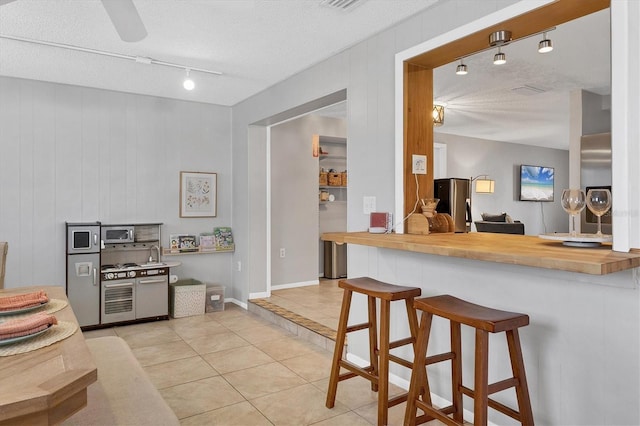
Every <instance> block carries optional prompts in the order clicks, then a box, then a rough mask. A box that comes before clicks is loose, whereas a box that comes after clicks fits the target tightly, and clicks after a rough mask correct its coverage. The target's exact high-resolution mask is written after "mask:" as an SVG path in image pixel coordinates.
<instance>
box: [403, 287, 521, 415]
mask: <svg viewBox="0 0 640 426" xmlns="http://www.w3.org/2000/svg"><path fill="white" fill-rule="evenodd" d="M414 307H415V308H416V310H418V309H419V310H420V311H422V318H421V320H420V329H419V330H418V341H417V343H416V346H417V349H416V352H415V358H414V364H413V371H412V373H411V384H410V386H409V398H408V400H407V409H406V412H405V419H404V424H405V426H409V425H415V424H416V422H418V423H423V422H425V421H429V420H432V419H438V420H440V421H441V422H444V423H446V424H448V425H462V424H463V419H462V411H463V405H462V395H463V394H464V395H467V396H469V397H471V398H473V400H474V410H473V413H474V414H473V416H474V417H473V420H474V424H475V425H486V424H487V408H488V407H491V408H493V409H495V410H498V411H500V412H502V413H504V414H506V415H508V416H510V417H512V418H514V419H516V420H518V421H520V423H522V424H523V425H527V426H529V425H533V413H532V411H531V401H530V399H529V390H528V388H527V379H526V376H525V371H524V361H523V359H522V350H521V348H520V337H519V335H518V328H519V327H523V326H526V325H528V324H529V316H528V315H525V314H519V313H515V312H506V311H499V310H496V309H491V308H487V307H484V306H480V305H476V304H473V303H469V302H466V301H464V300H460V299H458V298H456V297H453V296H450V295H442V296H435V297H427V298H424V299H418V300H416V301H415V303H414ZM433 315H437V316H439V317H443V318H446V319H448V320H449V321H450V327H451V352H446V353H442V354H438V355H432V356H429V357H427V356H426V354H427V344H428V342H429V333H430V329H431V320H432V318H433ZM460 324H465V325H468V326H470V327H473V328H475V330H476V341H475V378H474V389H473V390H472V389H469V388H468V387H466V386H463V384H462V354H461V349H462V341H461V335H460ZM502 331H504V332H506V337H507V345H508V347H509V357H510V359H511V370H512V372H513V377H511V378H509V379H505V380H502V381H499V382H496V383H493V384H489V383H488V380H489V377H488V367H489V357H488V354H489V334H488V333H499V332H502ZM448 360H451V370H452V374H451V376H452V379H451V384H452V400H453V401H452V402H453V403H452V405H450V406H448V407H445V408H443V409H439V410H438V409H436V408H434V407H433V405H432V403H431V395H430V393H429V383H428V379H427V376H426V369H425V365H430V364H435V363H438V362H442V361H448ZM511 387H515V391H516V398H517V401H518V410H519V411H515V410H514V409H512V408H510V407H507V406H505V405H504V404H501V403H499V402H497V401H495V400H493V399H490V398H489V395H490V394H493V393H496V392H499V391H502V390H505V389H508V388H511ZM417 408H420V409H421V410H422V411H424V413H425V414H424V415H422V416H420V417H416V414H417V411H416V409H417ZM448 414H453V419H451V418H450V417H448Z"/></svg>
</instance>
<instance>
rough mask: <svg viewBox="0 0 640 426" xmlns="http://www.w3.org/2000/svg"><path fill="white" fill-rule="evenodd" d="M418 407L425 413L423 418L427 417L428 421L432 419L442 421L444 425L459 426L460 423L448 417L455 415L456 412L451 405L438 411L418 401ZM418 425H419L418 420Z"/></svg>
mask: <svg viewBox="0 0 640 426" xmlns="http://www.w3.org/2000/svg"><path fill="white" fill-rule="evenodd" d="M416 407H418V408H419V409H421V410H422V411H424V413H425V414H424V416H423V417H425V419H428V418H429V417H431V418H432V419H436V420H440V421H441V422H442V423H445V424H448V425H452V426H458V423H457V422H455V421H454V420H453V419H452V418H451V417H449V416H448V415H447V414H451V413H453V411H454V409H453V405H449V406H448V407H444V408H441V409H439V410H436V409H435V408H433V407H431V406H430V405H428V404H426V403H425V402H423V401H420V400H418V401H416ZM416 424H418V421H417V418H416Z"/></svg>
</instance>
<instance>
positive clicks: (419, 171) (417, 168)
mask: <svg viewBox="0 0 640 426" xmlns="http://www.w3.org/2000/svg"><path fill="white" fill-rule="evenodd" d="M411 173H413V174H416V175H426V174H427V156H426V155H417V154H413V155H412V156H411Z"/></svg>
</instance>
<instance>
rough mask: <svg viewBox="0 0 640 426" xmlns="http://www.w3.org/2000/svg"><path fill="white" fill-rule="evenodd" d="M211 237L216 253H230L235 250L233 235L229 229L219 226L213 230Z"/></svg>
mask: <svg viewBox="0 0 640 426" xmlns="http://www.w3.org/2000/svg"><path fill="white" fill-rule="evenodd" d="M213 235H214V237H215V244H216V251H232V250H234V249H235V243H234V242H233V233H232V232H231V228H230V227H228V226H220V227H217V228H213Z"/></svg>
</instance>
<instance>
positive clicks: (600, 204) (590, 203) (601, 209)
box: [587, 188, 611, 237]
mask: <svg viewBox="0 0 640 426" xmlns="http://www.w3.org/2000/svg"><path fill="white" fill-rule="evenodd" d="M587 207H588V208H589V210H590V211H591V213H593V214H594V215H595V216H596V217H597V218H598V231H597V232H596V235H597V236H599V237H602V236H603V235H604V234H603V233H602V216H603V215H604V214H606V213H607V212H608V211H609V209H610V208H611V191H609V190H608V189H603V188H598V189H590V190H589V191H587Z"/></svg>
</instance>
